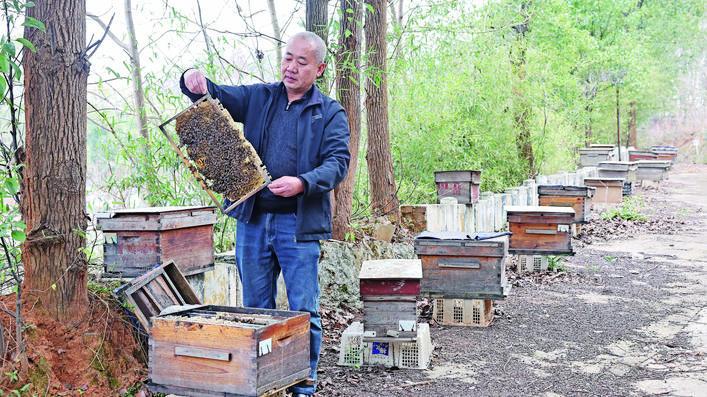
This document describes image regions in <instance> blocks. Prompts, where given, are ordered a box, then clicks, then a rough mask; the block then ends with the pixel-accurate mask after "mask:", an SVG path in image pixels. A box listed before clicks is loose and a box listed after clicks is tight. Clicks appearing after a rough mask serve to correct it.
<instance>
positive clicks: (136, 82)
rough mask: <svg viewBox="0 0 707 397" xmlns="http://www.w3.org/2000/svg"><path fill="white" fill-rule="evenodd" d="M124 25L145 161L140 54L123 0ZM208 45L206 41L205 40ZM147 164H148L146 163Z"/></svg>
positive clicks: (147, 136)
mask: <svg viewBox="0 0 707 397" xmlns="http://www.w3.org/2000/svg"><path fill="white" fill-rule="evenodd" d="M125 23H126V24H127V26H128V40H129V41H128V47H129V48H130V61H131V62H132V65H131V66H132V70H131V71H130V73H131V74H132V79H130V82H131V83H132V85H133V97H134V99H135V112H136V113H137V122H138V129H139V130H140V135H141V136H142V138H143V139H144V140H145V159H146V160H149V158H150V155H149V154H150V133H149V131H148V130H147V114H146V113H145V93H144V91H143V87H142V69H141V67H140V52H139V51H138V48H137V36H135V24H134V23H133V9H132V5H131V0H125ZM207 45H208V40H207ZM148 164H149V163H148Z"/></svg>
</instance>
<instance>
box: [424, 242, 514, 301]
mask: <svg viewBox="0 0 707 397" xmlns="http://www.w3.org/2000/svg"><path fill="white" fill-rule="evenodd" d="M474 237H475V236H473V235H471V236H470V235H468V234H466V233H461V232H458V233H457V232H436V233H433V232H424V233H422V234H420V235H418V237H417V238H416V239H415V253H416V254H417V256H418V257H419V258H420V259H421V260H422V282H421V283H420V294H421V295H423V296H429V297H434V298H456V299H503V298H505V296H506V295H507V294H508V291H509V289H510V286H509V284H508V281H507V280H506V274H505V258H506V254H507V252H508V237H507V236H505V235H504V236H500V237H495V238H489V239H484V240H477V239H475V238H474Z"/></svg>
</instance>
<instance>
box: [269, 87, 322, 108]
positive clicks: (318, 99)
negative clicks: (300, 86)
mask: <svg viewBox="0 0 707 397" xmlns="http://www.w3.org/2000/svg"><path fill="white" fill-rule="evenodd" d="M267 87H268V91H270V95H275V92H276V91H277V90H284V89H285V83H283V82H282V81H280V82H277V83H272V84H268V85H267ZM312 88H313V89H312V95H311V96H310V97H309V100H308V101H307V104H306V105H305V106H304V107H305V108H307V107H310V106H314V105H321V104H322V103H323V102H324V94H323V93H322V91H321V90H320V89H319V87H317V85H316V84H313V85H312Z"/></svg>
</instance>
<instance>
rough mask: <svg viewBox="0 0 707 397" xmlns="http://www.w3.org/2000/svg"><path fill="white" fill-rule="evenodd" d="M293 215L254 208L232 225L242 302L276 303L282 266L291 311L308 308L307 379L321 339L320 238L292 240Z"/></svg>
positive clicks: (309, 389) (301, 388)
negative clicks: (234, 233) (234, 230)
mask: <svg viewBox="0 0 707 397" xmlns="http://www.w3.org/2000/svg"><path fill="white" fill-rule="evenodd" d="M296 219H297V218H296V215H295V214H271V213H257V214H256V213H254V214H253V217H252V218H251V221H250V222H248V223H244V222H238V226H237V228H236V263H237V264H238V275H239V277H240V279H241V283H242V285H243V306H246V307H256V308H265V309H274V308H275V298H276V297H277V278H278V276H279V275H280V271H281V270H282V277H283V278H284V279H285V286H286V288H287V300H288V301H289V303H290V310H295V311H303V312H308V313H309V366H310V369H311V373H310V376H309V377H310V379H315V380H316V378H317V362H318V361H319V350H320V347H321V344H322V318H321V316H320V315H319V253H320V252H321V246H320V245H319V241H297V240H296V239H295V223H296ZM291 389H292V391H293V392H296V393H305V394H314V390H315V389H316V384H315V385H314V386H307V385H304V384H298V385H295V386H293V387H292V388H291Z"/></svg>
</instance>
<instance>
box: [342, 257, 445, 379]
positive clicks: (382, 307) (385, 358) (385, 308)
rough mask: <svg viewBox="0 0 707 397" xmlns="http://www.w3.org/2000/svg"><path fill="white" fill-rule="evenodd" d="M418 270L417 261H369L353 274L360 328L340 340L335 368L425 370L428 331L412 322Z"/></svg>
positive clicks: (424, 325)
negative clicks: (360, 304)
mask: <svg viewBox="0 0 707 397" xmlns="http://www.w3.org/2000/svg"><path fill="white" fill-rule="evenodd" d="M421 278H422V267H421V264H420V260H418V259H388V260H369V261H365V262H363V264H362V266H361V271H360V273H359V280H360V292H361V299H362V300H363V313H364V314H363V323H362V324H361V323H359V322H355V323H353V324H352V325H350V326H349V328H347V329H346V331H344V333H343V335H342V338H341V349H340V353H339V364H340V365H348V366H357V365H376V364H380V365H384V366H387V367H401V368H426V367H427V364H428V363H429V359H430V353H431V351H432V348H431V340H430V332H429V326H428V325H427V324H418V323H417V317H418V313H417V298H418V296H419V295H420V279H421Z"/></svg>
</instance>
